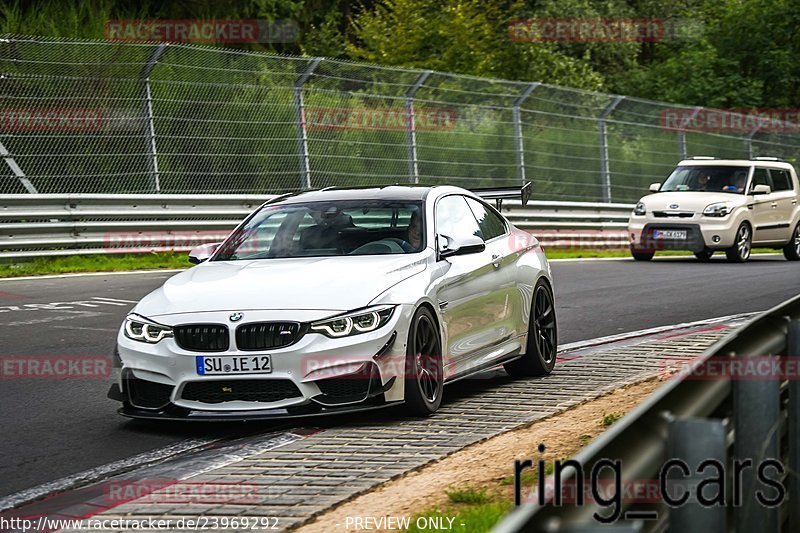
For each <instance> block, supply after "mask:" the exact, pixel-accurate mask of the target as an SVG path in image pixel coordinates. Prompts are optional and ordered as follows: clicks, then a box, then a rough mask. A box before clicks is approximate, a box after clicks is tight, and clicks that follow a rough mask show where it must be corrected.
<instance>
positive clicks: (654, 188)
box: [650, 183, 661, 192]
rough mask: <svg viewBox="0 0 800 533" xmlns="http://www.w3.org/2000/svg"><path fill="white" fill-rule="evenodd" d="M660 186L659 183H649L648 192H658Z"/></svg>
mask: <svg viewBox="0 0 800 533" xmlns="http://www.w3.org/2000/svg"><path fill="white" fill-rule="evenodd" d="M660 188H661V184H660V183H651V184H650V192H658V190H659V189H660Z"/></svg>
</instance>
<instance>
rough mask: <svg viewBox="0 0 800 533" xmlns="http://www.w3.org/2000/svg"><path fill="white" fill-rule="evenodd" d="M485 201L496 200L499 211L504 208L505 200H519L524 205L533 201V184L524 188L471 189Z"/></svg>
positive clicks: (526, 184)
mask: <svg viewBox="0 0 800 533" xmlns="http://www.w3.org/2000/svg"><path fill="white" fill-rule="evenodd" d="M470 191H472V192H474V193H475V194H477V195H478V196H480V197H481V198H483V199H484V200H496V201H497V210H498V211H499V210H500V209H501V208H502V207H503V199H505V198H519V199H520V201H521V202H522V205H525V204H527V203H528V200H530V199H531V182H527V183H525V185H523V186H522V187H486V188H481V189H470Z"/></svg>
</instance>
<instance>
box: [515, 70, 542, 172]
mask: <svg viewBox="0 0 800 533" xmlns="http://www.w3.org/2000/svg"><path fill="white" fill-rule="evenodd" d="M539 85H541V83H539V82H538V81H537V82H534V83H531V84H530V85H528V86H527V87H526V88H525V90H524V91H522V93H521V94H520V95H519V96H518V97H517V99H516V100H514V104H513V107H512V108H511V115H512V119H513V122H514V151H515V152H516V153H517V181H518V182H519V183H520V185H525V150H524V146H523V144H522V111H521V106H522V103H523V102H524V101H525V100H526V99H527V98H528V97H529V96H530V95H531V93H532V92H533V91H534V90H536V88H537V87H538V86H539Z"/></svg>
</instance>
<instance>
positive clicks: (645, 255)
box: [631, 247, 656, 261]
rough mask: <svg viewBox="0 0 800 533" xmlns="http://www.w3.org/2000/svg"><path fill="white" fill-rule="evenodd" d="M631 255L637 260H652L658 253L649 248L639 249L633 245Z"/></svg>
mask: <svg viewBox="0 0 800 533" xmlns="http://www.w3.org/2000/svg"><path fill="white" fill-rule="evenodd" d="M631 255H632V256H633V258H634V259H636V260H637V261H650V260H651V259H652V258H653V256H654V255H656V253H655V252H651V251H649V250H637V249H636V248H633V247H631Z"/></svg>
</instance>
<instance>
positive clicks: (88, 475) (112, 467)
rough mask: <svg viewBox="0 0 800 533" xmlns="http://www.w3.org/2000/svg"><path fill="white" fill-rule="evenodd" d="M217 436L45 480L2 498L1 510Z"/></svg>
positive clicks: (0, 500) (199, 444)
mask: <svg viewBox="0 0 800 533" xmlns="http://www.w3.org/2000/svg"><path fill="white" fill-rule="evenodd" d="M217 440H219V439H188V440H184V441H181V442H176V443H175V444H170V445H169V446H165V447H163V448H159V449H157V450H153V451H151V452H144V453H140V454H138V455H134V456H133V457H129V458H127V459H120V460H119V461H114V462H112V463H108V464H105V465H102V466H98V467H95V468H91V469H89V470H85V471H83V472H78V473H77V474H72V475H71V476H67V477H63V478H61V479H57V480H55V481H51V482H49V483H44V484H42V485H38V486H36V487H33V488H30V489H27V490H23V491H20V492H15V493H14V494H10V495H8V496H6V497H5V498H2V499H0V512H2V511H6V510H8V509H11V508H13V507H19V506H20V505H23V504H25V503H29V502H32V501H34V500H38V499H39V498H43V497H45V496H47V495H49V494H53V493H56V492H63V491H65V490H69V489H72V488H75V487H78V486H82V485H87V484H89V483H92V482H94V481H98V480H100V479H103V478H106V477H110V476H112V475H114V474H119V473H122V472H127V471H130V470H134V469H136V468H140V467H142V466H146V465H148V464H151V463H154V462H156V461H161V460H163V459H167V458H169V457H172V456H175V455H178V454H182V453H186V452H188V451H191V450H195V449H197V448H200V447H203V446H207V445H208V444H211V443H212V442H216V441H217Z"/></svg>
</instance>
